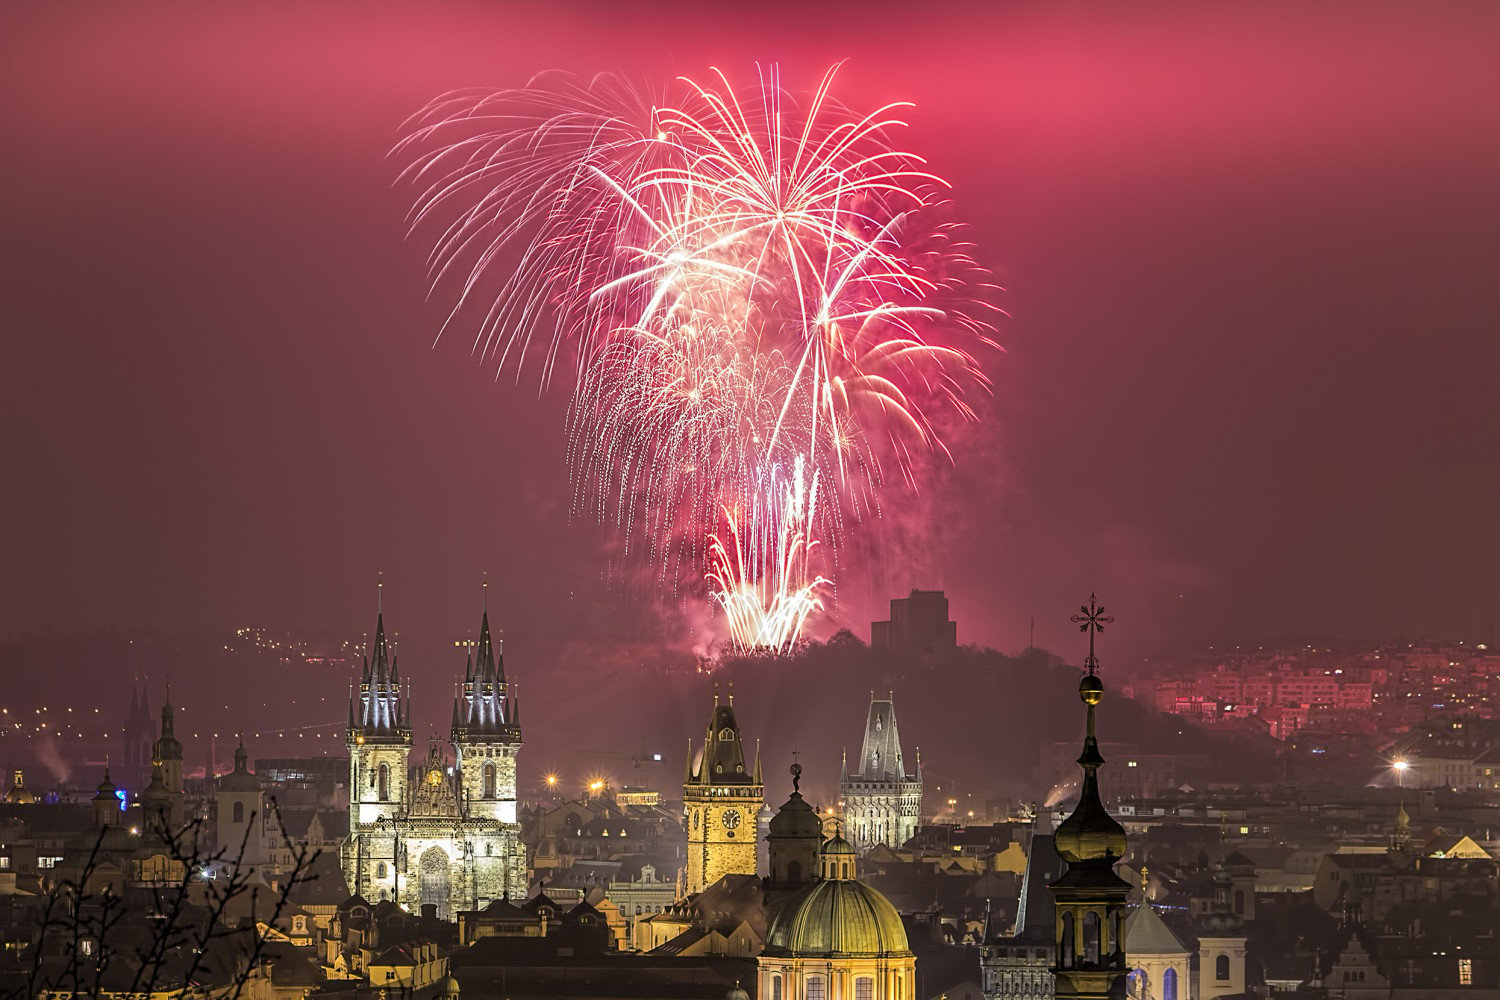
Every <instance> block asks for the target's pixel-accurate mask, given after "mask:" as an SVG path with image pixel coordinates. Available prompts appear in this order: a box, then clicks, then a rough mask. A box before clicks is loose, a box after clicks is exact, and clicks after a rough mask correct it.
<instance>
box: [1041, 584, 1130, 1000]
mask: <svg viewBox="0 0 1500 1000" xmlns="http://www.w3.org/2000/svg"><path fill="white" fill-rule="evenodd" d="M1083 611H1084V617H1081V618H1079V617H1075V618H1074V621H1082V622H1083V623H1084V624H1083V626H1082V627H1083V629H1084V630H1092V631H1090V635H1089V658H1088V673H1086V674H1084V676H1083V680H1082V681H1080V682H1079V684H1078V697H1079V698H1080V699H1081V700H1082V701H1083V703H1084V705H1086V706H1087V707H1088V719H1087V727H1086V730H1085V736H1084V740H1083V753H1082V754H1081V755H1080V756H1079V758H1078V766H1079V767H1080V768H1082V769H1083V782H1082V788H1081V791H1080V793H1079V797H1078V807H1077V808H1076V809H1074V810H1073V814H1072V815H1071V816H1069V817H1068V818H1067V819H1065V820H1063V821H1062V823H1061V825H1059V826H1058V828H1057V833H1056V834H1055V836H1054V843H1055V845H1056V847H1057V853H1058V855H1059V856H1060V857H1061V858H1062V860H1063V861H1064V862H1066V863H1067V868H1066V870H1064V871H1063V873H1062V875H1061V876H1060V877H1059V878H1058V879H1057V881H1055V882H1053V883H1052V885H1051V889H1052V898H1053V899H1054V900H1055V902H1056V906H1057V931H1056V942H1057V954H1056V962H1055V963H1054V965H1053V979H1054V982H1055V984H1056V989H1055V993H1056V996H1057V998H1058V1000H1108V998H1119V997H1123V996H1124V991H1125V975H1126V972H1127V965H1126V957H1125V918H1126V899H1127V898H1128V897H1129V895H1130V884H1129V883H1128V882H1126V881H1125V880H1124V879H1122V878H1120V876H1118V875H1116V874H1115V863H1116V862H1117V861H1119V860H1120V858H1121V857H1123V856H1124V854H1125V828H1124V827H1122V826H1121V825H1120V824H1119V821H1117V820H1116V819H1115V818H1114V817H1113V816H1111V815H1110V814H1109V813H1108V812H1107V811H1106V810H1105V808H1104V803H1103V802H1102V801H1100V798H1099V768H1100V767H1102V766H1103V765H1104V757H1103V756H1102V755H1101V754H1100V753H1099V741H1098V739H1097V738H1096V736H1095V734H1094V709H1095V707H1096V706H1097V705H1098V704H1099V702H1100V701H1101V700H1102V699H1103V698H1104V684H1103V682H1102V681H1100V680H1099V677H1098V676H1097V674H1096V672H1095V671H1096V670H1097V669H1098V666H1099V661H1098V660H1097V659H1096V658H1095V656H1094V641H1093V640H1094V636H1093V631H1102V630H1103V623H1107V622H1111V621H1113V620H1114V619H1112V618H1104V617H1102V616H1103V612H1104V609H1103V608H1102V607H1099V606H1097V605H1096V604H1095V602H1094V600H1093V598H1092V597H1090V599H1089V606H1088V607H1086V608H1084V609H1083Z"/></svg>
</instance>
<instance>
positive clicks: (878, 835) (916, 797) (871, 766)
mask: <svg viewBox="0 0 1500 1000" xmlns="http://www.w3.org/2000/svg"><path fill="white" fill-rule="evenodd" d="M855 766H856V767H857V768H858V771H857V773H855V774H850V773H849V759H848V755H847V754H846V755H845V758H844V767H843V772H842V773H841V774H840V776H839V798H840V800H841V801H842V802H843V808H844V822H845V830H846V832H847V834H848V837H849V839H850V840H851V841H852V842H853V843H854V846H855V848H856V849H857V850H858V851H859V852H860V853H861V854H863V853H864V852H865V851H868V850H869V849H870V848H872V847H874V846H875V845H877V844H884V845H885V846H887V847H889V848H891V849H893V850H895V849H898V848H900V847H901V846H902V845H904V844H905V843H906V842H907V841H908V840H910V839H911V838H912V835H913V834H915V833H916V832H917V824H918V823H919V822H920V820H921V811H922V760H921V757H920V755H919V756H918V758H917V763H916V767H914V768H913V769H912V770H911V771H910V772H908V771H907V769H906V761H905V757H904V756H903V755H902V752H901V734H900V732H899V731H898V730H897V728H896V703H895V701H894V699H892V698H886V699H877V698H875V697H874V695H873V693H872V694H871V697H870V714H869V717H868V718H867V719H866V720H865V739H864V743H863V745H862V746H861V747H860V753H859V760H858V761H857V762H856V765H855Z"/></svg>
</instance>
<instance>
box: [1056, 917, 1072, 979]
mask: <svg viewBox="0 0 1500 1000" xmlns="http://www.w3.org/2000/svg"><path fill="white" fill-rule="evenodd" d="M1058 947H1059V948H1061V949H1062V954H1061V955H1058V956H1057V964H1058V966H1059V967H1060V968H1064V969H1071V968H1073V965H1074V956H1073V914H1071V913H1064V914H1063V918H1062V943H1061V944H1060V945H1059V946H1058Z"/></svg>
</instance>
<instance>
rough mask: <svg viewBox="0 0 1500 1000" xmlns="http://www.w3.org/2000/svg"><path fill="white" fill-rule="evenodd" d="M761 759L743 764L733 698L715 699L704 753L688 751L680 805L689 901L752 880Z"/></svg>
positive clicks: (761, 789)
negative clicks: (730, 882) (726, 880)
mask: <svg viewBox="0 0 1500 1000" xmlns="http://www.w3.org/2000/svg"><path fill="white" fill-rule="evenodd" d="M765 793H766V786H765V784H764V782H763V781H762V780H761V775H760V757H759V755H757V756H756V760H755V767H754V769H753V770H752V769H751V768H750V767H749V766H748V765H747V763H746V761H745V748H744V745H743V743H742V741H741V739H740V724H739V721H738V720H737V719H736V718H735V715H734V695H733V694H731V695H730V696H729V698H728V700H727V701H725V702H724V703H722V704H721V703H720V702H719V696H718V695H717V694H716V695H714V708H713V713H712V714H711V715H710V716H709V720H708V731H707V733H706V734H705V735H704V738H703V747H702V748H701V749H700V750H698V752H697V753H694V752H693V748H692V745H691V743H690V744H689V745H688V762H687V770H686V773H685V774H684V775H683V781H682V802H683V808H684V813H685V819H686V821H687V869H686V891H687V895H689V896H692V895H696V894H697V893H700V892H702V891H703V890H704V889H706V888H708V887H709V886H711V885H713V884H714V883H715V882H717V881H719V879H721V878H723V877H724V876H725V875H754V874H755V841H756V832H757V830H756V819H757V817H758V816H759V815H760V810H761V806H762V805H764V803H765V798H766V795H765Z"/></svg>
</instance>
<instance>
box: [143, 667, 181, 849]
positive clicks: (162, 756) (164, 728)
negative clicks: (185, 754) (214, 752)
mask: <svg viewBox="0 0 1500 1000" xmlns="http://www.w3.org/2000/svg"><path fill="white" fill-rule="evenodd" d="M174 714H175V713H174V710H173V708H172V691H171V688H168V689H167V697H166V700H165V701H163V702H162V706H161V735H160V736H159V737H157V740H156V742H155V743H153V744H152V745H151V768H152V771H153V772H155V771H157V770H158V769H159V770H160V771H161V781H162V784H163V785H164V786H166V789H167V795H168V797H169V799H168V800H169V802H170V808H169V809H168V820H169V823H170V825H171V828H172V829H174V830H177V829H180V828H181V827H182V825H183V824H184V823H186V822H187V819H186V816H185V812H186V810H185V808H184V796H183V789H182V744H181V743H180V742H178V739H177V735H176V733H175V732H173V725H174V719H173V716H174Z"/></svg>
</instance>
